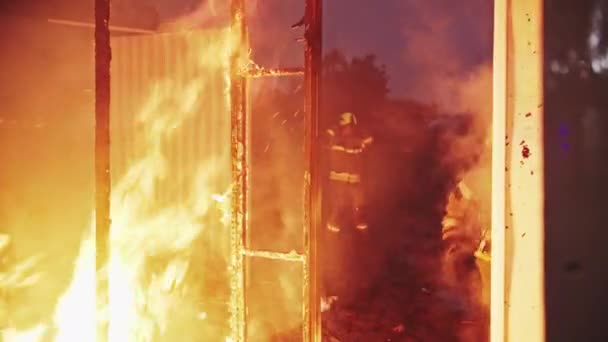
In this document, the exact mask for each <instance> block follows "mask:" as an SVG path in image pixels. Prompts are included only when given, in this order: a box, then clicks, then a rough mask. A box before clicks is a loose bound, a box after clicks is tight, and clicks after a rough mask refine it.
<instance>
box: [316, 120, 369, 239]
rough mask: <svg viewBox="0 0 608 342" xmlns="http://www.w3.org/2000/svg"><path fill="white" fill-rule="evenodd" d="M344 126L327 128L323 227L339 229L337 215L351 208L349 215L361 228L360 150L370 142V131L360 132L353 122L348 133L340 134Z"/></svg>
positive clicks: (361, 166)
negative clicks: (326, 193)
mask: <svg viewBox="0 0 608 342" xmlns="http://www.w3.org/2000/svg"><path fill="white" fill-rule="evenodd" d="M343 129H344V127H336V128H332V129H328V130H327V135H328V138H329V139H328V141H329V150H330V151H329V166H330V168H329V175H328V176H329V181H330V188H331V190H330V197H331V198H332V200H331V204H330V205H331V210H330V217H329V220H328V226H327V228H328V229H329V230H330V231H336V232H337V231H339V230H340V228H339V222H338V221H341V218H340V215H341V214H342V213H343V212H344V211H345V210H349V209H350V210H353V211H354V212H353V219H354V221H356V222H355V225H356V227H357V228H358V229H360V230H364V229H366V228H367V224H366V223H365V222H364V221H363V217H362V215H361V207H362V206H363V204H364V197H363V188H362V186H361V172H362V170H363V163H364V160H363V152H365V150H366V149H367V147H368V146H369V145H370V144H371V143H372V142H373V138H372V137H371V136H370V135H366V134H363V132H361V131H360V130H358V129H356V126H351V127H350V128H349V129H351V133H350V134H343V132H344V131H343Z"/></svg>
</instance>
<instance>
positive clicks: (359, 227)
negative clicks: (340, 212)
mask: <svg viewBox="0 0 608 342" xmlns="http://www.w3.org/2000/svg"><path fill="white" fill-rule="evenodd" d="M356 228H357V230H359V231H364V230H367V228H368V225H367V223H364V222H362V223H359V224H357V226H356Z"/></svg>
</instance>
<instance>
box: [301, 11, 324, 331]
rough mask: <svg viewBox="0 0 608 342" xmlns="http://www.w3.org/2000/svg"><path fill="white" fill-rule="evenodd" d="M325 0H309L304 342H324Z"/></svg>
mask: <svg viewBox="0 0 608 342" xmlns="http://www.w3.org/2000/svg"><path fill="white" fill-rule="evenodd" d="M322 15H323V12H322V2H321V0H306V12H305V17H304V24H305V27H306V32H305V40H306V51H305V54H304V70H305V72H304V74H305V76H304V83H305V112H306V118H305V137H304V141H305V155H306V169H305V187H304V193H305V202H304V203H305V206H306V208H305V213H304V247H305V253H306V264H305V265H304V270H305V274H304V280H303V281H304V289H303V292H304V293H303V297H304V300H305V301H308V303H306V304H308V305H306V306H307V307H305V308H304V329H303V330H304V331H303V335H304V336H303V337H304V341H310V342H313V341H314V342H320V341H321V340H322V336H321V332H322V327H321V300H320V298H321V296H320V292H319V287H320V284H319V283H320V280H319V278H320V277H319V272H318V270H319V267H318V265H319V262H318V260H319V247H318V240H319V232H320V227H321V182H320V179H321V177H320V154H321V149H320V146H319V141H320V139H321V137H320V134H319V133H320V130H319V108H320V103H321V101H320V93H321V92H320V87H321V67H322V59H323V52H322V49H323V42H322V38H323V33H322V32H323V30H322V24H323V19H322Z"/></svg>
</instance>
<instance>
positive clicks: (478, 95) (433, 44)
mask: <svg viewBox="0 0 608 342" xmlns="http://www.w3.org/2000/svg"><path fill="white" fill-rule="evenodd" d="M403 10H404V11H406V13H416V18H414V19H413V18H411V17H412V16H408V20H407V21H405V20H404V23H405V25H404V27H403V31H402V34H403V37H404V41H405V42H406V48H405V50H404V56H403V58H404V61H405V63H407V64H408V66H409V68H410V69H411V70H415V72H414V73H413V81H412V82H411V83H412V86H411V88H410V94H411V96H412V97H414V98H416V99H420V100H423V101H425V102H429V103H433V104H436V105H437V106H438V107H439V109H440V110H441V111H442V112H443V113H452V114H457V115H465V116H467V117H468V118H470V119H471V127H470V130H469V132H467V134H466V135H465V136H462V137H459V138H457V139H451V140H450V147H449V151H448V152H447V153H445V155H444V156H443V157H442V159H443V162H444V163H445V164H446V165H451V166H452V167H453V172H454V173H455V175H454V176H455V178H462V177H464V178H465V182H466V183H467V185H469V187H470V188H471V189H472V190H473V193H474V196H475V197H476V198H478V199H481V202H482V204H483V205H482V206H483V207H484V208H483V211H487V210H489V199H490V184H491V180H490V160H491V148H490V147H491V146H490V141H491V137H490V133H491V131H490V127H491V122H492V63H491V62H492V59H491V58H492V34H493V32H492V29H493V15H492V11H493V1H491V0H466V1H458V2H455V1H446V0H435V1H404V2H403Z"/></svg>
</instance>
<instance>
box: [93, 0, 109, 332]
mask: <svg viewBox="0 0 608 342" xmlns="http://www.w3.org/2000/svg"><path fill="white" fill-rule="evenodd" d="M109 22H110V0H95V180H96V182H95V195H96V196H95V238H96V260H95V263H96V270H97V273H96V274H97V279H96V284H97V289H96V290H97V291H96V293H97V299H98V301H99V300H102V301H103V300H108V296H107V295H108V274H107V268H105V265H106V264H107V260H108V256H109V251H108V249H109V246H108V240H109V235H110V187H111V183H110V182H111V180H110V62H111V59H112V52H111V47H110V30H109ZM97 314H99V313H97ZM97 321H98V322H99V319H98V320H97ZM108 324H109V322H108ZM97 327H98V331H97V338H98V339H100V340H101V341H102V342H105V341H107V339H108V327H109V325H105V324H103V325H99V324H98V325H97Z"/></svg>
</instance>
